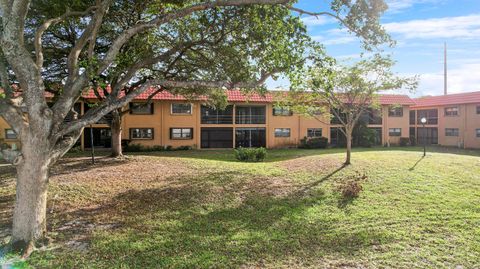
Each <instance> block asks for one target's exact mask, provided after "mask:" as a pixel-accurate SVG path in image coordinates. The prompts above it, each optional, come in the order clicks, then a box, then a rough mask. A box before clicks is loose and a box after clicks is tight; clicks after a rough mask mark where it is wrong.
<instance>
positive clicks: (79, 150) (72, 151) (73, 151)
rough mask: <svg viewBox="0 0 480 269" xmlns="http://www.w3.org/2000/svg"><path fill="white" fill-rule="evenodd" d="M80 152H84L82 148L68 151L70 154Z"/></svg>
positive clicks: (77, 147)
mask: <svg viewBox="0 0 480 269" xmlns="http://www.w3.org/2000/svg"><path fill="white" fill-rule="evenodd" d="M80 152H82V148H81V147H80V146H76V147H73V148H71V149H70V150H69V151H68V153H80Z"/></svg>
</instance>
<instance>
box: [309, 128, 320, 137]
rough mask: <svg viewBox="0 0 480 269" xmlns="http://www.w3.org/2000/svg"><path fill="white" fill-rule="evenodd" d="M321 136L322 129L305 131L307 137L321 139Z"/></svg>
mask: <svg viewBox="0 0 480 269" xmlns="http://www.w3.org/2000/svg"><path fill="white" fill-rule="evenodd" d="M321 136H322V128H308V129H307V137H321Z"/></svg>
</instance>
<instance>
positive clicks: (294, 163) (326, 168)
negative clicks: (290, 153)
mask: <svg viewBox="0 0 480 269" xmlns="http://www.w3.org/2000/svg"><path fill="white" fill-rule="evenodd" d="M279 165H280V166H281V167H282V168H285V169H287V170H288V171H289V172H307V173H329V172H331V171H334V170H335V169H338V168H339V167H342V165H343V159H339V158H332V157H331V156H329V157H328V158H327V157H324V156H311V157H304V158H297V159H293V160H288V161H283V162H281V163H280V164H279Z"/></svg>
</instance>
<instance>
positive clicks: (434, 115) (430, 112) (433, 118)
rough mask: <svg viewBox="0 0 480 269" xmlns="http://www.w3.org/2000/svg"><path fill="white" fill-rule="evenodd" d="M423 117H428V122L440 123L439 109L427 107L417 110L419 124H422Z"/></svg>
mask: <svg viewBox="0 0 480 269" xmlns="http://www.w3.org/2000/svg"><path fill="white" fill-rule="evenodd" d="M422 118H426V119H427V123H426V124H438V110H437V109H426V110H418V111H417V124H422V122H421V121H420V120H421V119H422Z"/></svg>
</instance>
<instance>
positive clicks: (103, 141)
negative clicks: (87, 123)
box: [83, 128, 112, 148]
mask: <svg viewBox="0 0 480 269" xmlns="http://www.w3.org/2000/svg"><path fill="white" fill-rule="evenodd" d="M83 136H84V139H83V142H84V146H85V148H91V147H92V142H93V146H94V147H96V148H111V147H112V131H111V129H110V128H92V129H91V128H85V130H84V131H83Z"/></svg>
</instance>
